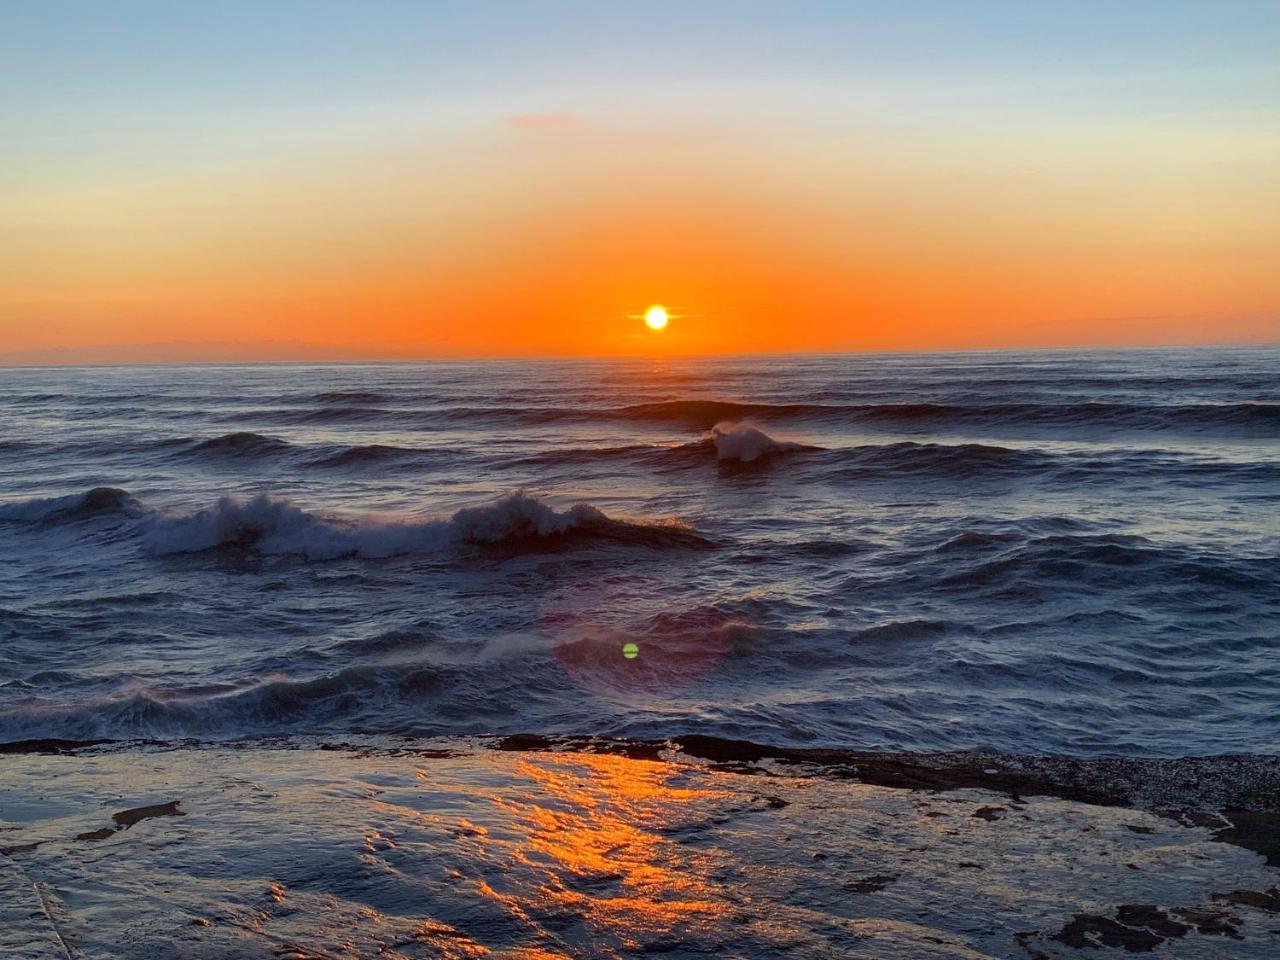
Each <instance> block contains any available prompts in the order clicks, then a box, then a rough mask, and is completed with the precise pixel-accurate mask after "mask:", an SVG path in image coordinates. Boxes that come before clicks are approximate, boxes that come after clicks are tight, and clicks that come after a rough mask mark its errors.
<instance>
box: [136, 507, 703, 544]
mask: <svg viewBox="0 0 1280 960" xmlns="http://www.w3.org/2000/svg"><path fill="white" fill-rule="evenodd" d="M556 541H559V542H565V541H608V542H613V543H627V544H635V545H641V546H650V547H704V546H709V545H710V541H708V540H706V539H705V538H703V537H701V536H699V535H698V534H696V533H694V532H693V531H692V530H691V529H690V528H689V527H688V526H686V525H684V524H681V523H678V522H676V521H667V522H662V523H648V522H639V521H628V520H615V519H613V518H612V517H609V516H607V515H605V514H604V513H603V512H601V511H600V510H598V509H596V508H595V507H593V506H591V505H590V504H586V503H579V504H575V505H574V506H572V507H569V508H568V509H567V510H563V511H557V510H555V509H554V508H553V507H551V506H549V505H548V504H546V503H544V502H543V501H541V500H538V499H537V498H535V497H531V496H529V495H528V494H526V493H523V492H517V493H512V494H508V495H507V496H505V497H503V498H502V499H500V500H497V501H495V502H493V503H491V504H487V505H485V506H481V507H467V508H464V509H462V510H459V511H457V512H456V513H455V514H453V516H451V517H449V518H448V519H439V520H423V521H408V520H387V521H381V520H348V519H342V518H336V517H326V516H322V515H319V514H315V513H311V512H308V511H306V510H303V509H301V508H300V507H297V506H295V505H293V504H292V503H290V502H288V501H287V500H281V499H276V498H274V497H270V496H268V495H266V494H261V495H259V496H256V497H253V498H252V499H249V500H239V499H236V498H234V497H224V498H222V499H221V500H219V501H218V503H217V504H216V505H215V506H213V507H211V508H209V509H207V510H201V511H198V512H197V513H193V514H188V515H186V516H177V517H171V516H153V517H152V518H150V520H149V522H148V525H147V529H146V531H145V543H146V545H147V548H148V549H149V550H150V552H152V553H153V554H157V555H165V554H175V553H199V552H201V551H204V550H211V549H213V548H215V547H224V546H236V547H242V548H246V549H253V550H256V551H258V552H260V553H267V554H297V555H300V556H304V557H308V558H311V559H317V560H327V559H335V558H337V557H346V556H360V557H370V558H376V557H391V556H397V555H402V554H409V553H423V552H430V551H435V550H441V549H444V548H446V547H451V546H462V545H472V546H483V545H496V544H505V545H509V546H518V545H519V544H521V543H528V544H533V543H538V542H541V543H544V544H545V543H548V542H556Z"/></svg>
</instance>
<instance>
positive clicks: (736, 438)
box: [703, 422, 821, 463]
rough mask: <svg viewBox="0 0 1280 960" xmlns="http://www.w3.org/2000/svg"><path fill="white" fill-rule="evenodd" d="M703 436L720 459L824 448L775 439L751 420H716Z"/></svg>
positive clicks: (751, 458) (746, 460) (753, 458)
mask: <svg viewBox="0 0 1280 960" xmlns="http://www.w3.org/2000/svg"><path fill="white" fill-rule="evenodd" d="M703 439H704V440H705V441H709V442H710V443H711V444H712V445H713V446H714V447H715V450H716V459H717V460H737V461H739V462H741V463H751V462H752V461H756V460H761V459H765V458H769V457H776V456H778V455H779V454H783V453H798V452H801V451H805V450H819V449H821V448H820V447H814V446H810V445H808V444H804V443H794V442H791V441H788V440H775V439H774V438H773V437H771V436H769V435H768V434H767V433H765V432H764V431H763V430H761V429H759V428H758V427H755V426H753V425H752V424H750V423H727V422H726V423H717V424H716V425H715V426H714V427H712V428H711V431H710V432H709V433H708V434H707V435H706V437H704V438H703Z"/></svg>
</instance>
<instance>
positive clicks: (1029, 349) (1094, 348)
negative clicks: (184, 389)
mask: <svg viewBox="0 0 1280 960" xmlns="http://www.w3.org/2000/svg"><path fill="white" fill-rule="evenodd" d="M180 343H181V341H176V342H173V344H172V345H178V344H180ZM222 343H223V342H222V341H207V342H204V343H193V344H191V345H192V346H197V345H199V346H214V345H222ZM162 345H166V346H167V345H170V344H146V343H144V344H125V345H121V347H122V348H124V349H129V348H135V349H136V348H144V347H155V346H162ZM304 345H305V344H304ZM1250 347H1255V348H1267V347H1271V348H1275V347H1280V339H1276V340H1235V341H1211V342H1204V343H1140V344H1093V345H1044V346H1020V347H899V348H865V349H840V350H780V351H771V350H754V351H723V352H706V353H648V354H646V353H633V354H616V353H615V354H491V355H466V356H440V355H435V356H429V355H424V356H415V357H405V356H398V357H378V356H376V355H371V356H367V357H350V356H348V357H330V358H321V357H317V358H312V359H299V358H292V359H269V358H244V359H236V360H231V359H226V360H217V359H207V360H198V359H187V360H124V359H116V360H106V359H104V360H67V361H61V362H60V361H57V360H46V359H40V360H34V359H33V360H31V361H25V362H24V361H22V360H20V359H16V358H14V357H5V356H4V355H0V369H2V370H18V369H67V368H83V367H230V366H315V365H324V366H343V365H351V366H358V365H363V364H414V363H421V364H427V363H516V362H521V363H557V362H558V363H565V362H573V361H582V362H601V361H635V360H642V361H654V360H666V361H679V360H700V359H728V358H738V357H767V358H777V357H841V356H890V355H900V354H972V353H1065V352H1130V351H1140V350H1143V351H1147V350H1222V349H1228V348H1250ZM86 349H89V350H93V349H109V348H107V347H97V348H94V347H90V348H86ZM31 352H32V353H41V352H43V351H31Z"/></svg>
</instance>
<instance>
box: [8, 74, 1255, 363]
mask: <svg viewBox="0 0 1280 960" xmlns="http://www.w3.org/2000/svg"><path fill="white" fill-rule="evenodd" d="M1006 82H1007V83H1008V87H1009V89H1008V90H1004V91H1001V90H997V91H996V92H995V93H994V94H993V93H992V92H991V91H990V90H985V89H984V90H981V91H979V92H978V93H973V92H968V93H966V92H964V91H963V90H961V91H960V92H956V91H955V90H951V89H948V90H947V91H946V96H945V97H944V96H942V95H941V94H936V92H934V91H932V88H930V89H927V90H925V91H924V92H920V91H915V92H910V91H908V93H907V94H902V93H901V91H893V92H892V95H889V94H885V93H883V92H882V91H880V90H879V88H877V87H874V86H872V87H869V88H866V89H863V88H854V87H851V86H849V85H848V84H845V85H843V86H841V85H838V84H832V85H822V84H819V85H812V84H809V85H801V86H794V85H792V86H788V85H787V84H785V83H781V82H779V83H776V84H762V83H757V82H756V81H755V80H754V79H753V78H750V77H747V76H743V77H741V78H737V77H735V78H732V82H730V83H728V84H727V85H726V83H725V82H724V81H723V79H721V81H720V82H719V83H717V84H711V83H709V82H704V83H702V85H701V86H699V85H698V84H694V83H690V84H688V85H687V86H682V85H681V84H679V83H672V84H669V85H668V86H666V87H664V88H662V89H661V90H648V89H643V88H641V91H640V92H641V95H640V96H639V97H638V98H637V97H636V96H632V97H630V98H628V97H624V96H622V95H621V93H620V92H617V91H615V92H613V93H609V94H601V95H598V96H594V97H592V96H586V95H583V94H581V93H578V94H569V93H565V92H564V91H563V90H561V91H560V92H559V93H558V94H557V95H556V96H555V97H551V96H543V97H540V98H537V99H540V100H543V101H550V102H547V103H545V106H546V109H544V110H525V109H522V107H523V106H524V105H525V101H526V100H528V99H529V98H522V97H520V96H517V95H515V94H514V93H507V94H504V93H501V92H499V93H493V92H492V91H490V92H487V93H486V94H485V95H484V96H479V95H472V96H468V97H461V98H457V99H456V101H455V100H451V101H450V106H449V108H448V109H439V108H438V104H437V103H436V102H435V101H433V100H432V99H431V98H425V99H417V100H414V99H406V100H404V101H403V102H401V101H396V102H393V103H391V104H390V105H386V104H382V105H380V106H379V107H378V108H377V109H373V108H371V107H370V106H369V104H367V103H363V102H359V101H357V102H356V103H355V104H354V105H352V104H346V105H343V106H333V105H321V106H317V107H308V108H305V109H303V108H299V107H297V106H290V107H288V108H287V109H286V108H285V107H279V108H278V109H275V110H271V109H262V110H257V109H254V108H253V107H252V106H250V105H241V106H237V107H236V108H235V109H225V110H222V111H213V112H209V113H206V114H200V113H194V114H174V113H166V114H163V115H155V116H150V117H143V118H142V119H141V120H138V122H137V123H135V124H133V125H132V126H130V125H128V124H126V125H125V126H124V127H122V128H121V129H120V130H116V129H115V128H110V129H109V130H107V132H105V133H104V132H103V128H94V130H95V131H96V132H93V131H91V132H90V133H82V132H78V133H77V132H74V131H72V132H73V133H75V135H74V136H73V135H71V133H68V132H67V131H62V130H59V131H56V134H57V135H56V136H53V137H50V136H49V135H48V134H47V132H46V133H45V134H43V136H45V137H46V140H47V143H53V144H55V146H53V147H49V146H47V143H46V145H44V146H40V147H39V148H38V149H37V148H30V149H31V150H34V151H35V152H34V153H32V154H31V156H29V157H26V158H25V159H24V156H23V155H21V153H19V155H18V158H17V159H16V160H13V159H11V160H10V161H9V167H8V169H5V168H4V167H2V166H0V173H8V174H9V175H10V176H11V177H15V178H16V179H15V181H14V182H15V183H16V184H17V185H18V186H19V187H20V189H18V190H14V191H10V192H8V198H9V199H8V200H7V202H6V204H5V207H4V209H3V211H2V212H0V237H3V238H4V239H5V243H4V247H5V249H4V251H3V253H0V271H3V272H2V273H0V280H3V285H2V286H0V359H7V360H10V361H15V360H16V361H19V362H21V361H23V360H31V361H47V360H55V361H56V360H68V361H76V360H81V359H90V360H91V359H122V358H123V359H129V358H141V359H166V358H174V359H200V358H209V359H226V358H234V359H269V358H278V357H299V358H302V357H306V358H313V357H332V358H335V359H348V358H360V357H371V358H409V357H441V356H450V357H452V356H512V355H577V354H592V355H598V354H603V355H613V354H635V353H652V352H665V353H719V352H754V351H771V352H772V351H829V350H866V349H930V348H970V347H1025V346H1075V345H1129V344H1163V343H1194V342H1251V341H1274V340H1277V339H1280V283H1277V281H1276V272H1277V271H1276V265H1277V264H1280V177H1277V174H1276V169H1277V167H1276V164H1275V162H1274V161H1275V159H1276V158H1277V157H1280V128H1278V127H1271V126H1268V125H1266V124H1265V123H1261V122H1260V118H1259V117H1257V116H1255V115H1254V114H1252V113H1249V112H1248V111H1245V112H1241V111H1239V110H1236V111H1234V112H1222V113H1216V112H1214V111H1200V112H1198V113H1194V114H1183V113H1177V112H1169V111H1167V110H1155V111H1142V112H1137V113H1134V114H1133V115H1117V114H1115V113H1114V112H1112V111H1110V110H1109V108H1107V107H1106V106H1105V105H1100V104H1105V102H1104V101H1098V102H1095V101H1093V100H1088V99H1086V101H1085V102H1083V103H1078V104H1073V105H1072V106H1071V109H1063V110H1057V111H1053V110H1046V109H1043V108H1042V107H1043V104H1041V103H1040V102H1038V100H1037V98H1036V97H1035V96H1020V95H1018V94H1017V90H1018V84H1017V82H1016V78H1013V79H1012V80H1008V81H1006ZM632 93H633V94H634V93H635V90H634V88H633V90H632ZM135 119H136V118H135ZM160 121H163V122H160ZM80 122H84V121H83V119H82V120H81V121H80ZM77 137H80V138H86V137H87V138H88V140H87V143H88V144H89V146H88V147H86V148H85V152H84V154H83V156H80V155H78V154H77V153H76V151H75V150H74V147H75V144H76V142H77ZM64 141H66V142H64ZM32 142H35V141H32ZM42 143H44V141H42ZM40 151H44V153H41V152H40ZM50 151H53V154H52V155H53V159H54V160H56V161H57V162H51V161H50V159H49V156H50ZM42 158H43V161H44V162H37V160H40V159H42ZM651 303H663V304H666V305H667V306H668V308H669V309H670V310H671V312H672V315H673V320H672V322H671V324H670V326H669V327H668V329H667V330H665V331H663V332H661V333H652V332H650V331H648V330H646V329H645V327H644V326H643V324H642V323H641V321H640V319H639V315H640V314H641V313H642V312H643V310H644V309H645V307H647V306H648V305H649V304H651Z"/></svg>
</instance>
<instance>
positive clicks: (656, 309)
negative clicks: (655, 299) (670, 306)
mask: <svg viewBox="0 0 1280 960" xmlns="http://www.w3.org/2000/svg"><path fill="white" fill-rule="evenodd" d="M667 319H668V318H667V308H666V307H664V306H662V305H661V304H654V305H653V306H652V307H650V308H649V309H648V310H646V311H645V314H644V322H645V323H646V324H648V325H649V329H650V330H661V329H663V328H664V327H666V325H667Z"/></svg>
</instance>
